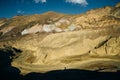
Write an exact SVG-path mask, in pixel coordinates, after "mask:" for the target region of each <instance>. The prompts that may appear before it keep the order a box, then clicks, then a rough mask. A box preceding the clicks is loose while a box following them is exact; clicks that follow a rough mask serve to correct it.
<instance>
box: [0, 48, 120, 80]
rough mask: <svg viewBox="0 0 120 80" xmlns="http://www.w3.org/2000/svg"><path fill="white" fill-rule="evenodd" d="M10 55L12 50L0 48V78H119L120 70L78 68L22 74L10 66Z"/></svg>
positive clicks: (72, 79) (67, 79) (106, 79)
mask: <svg viewBox="0 0 120 80" xmlns="http://www.w3.org/2000/svg"><path fill="white" fill-rule="evenodd" d="M12 56H14V54H13V52H12V51H9V50H4V49H0V80H120V71H117V72H97V71H88V70H79V69H65V70H55V71H50V72H47V73H34V72H33V73H29V74H27V75H25V76H23V75H20V70H19V69H17V68H15V67H12V66H11V62H12V58H11V57H12Z"/></svg>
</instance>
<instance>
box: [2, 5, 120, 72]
mask: <svg viewBox="0 0 120 80" xmlns="http://www.w3.org/2000/svg"><path fill="white" fill-rule="evenodd" d="M0 51H2V52H4V53H12V54H13V55H12V57H11V59H12V63H11V64H12V66H14V67H16V68H18V69H20V71H21V73H24V74H26V73H30V72H40V73H43V72H48V71H51V70H64V69H82V70H92V71H94V70H97V71H100V72H116V71H118V70H120V5H119V4H118V5H116V6H115V7H110V6H107V7H103V8H99V9H94V10H90V11H88V12H86V13H84V14H80V15H67V14H61V13H56V12H47V13H44V14H35V15H29V16H24V15H23V16H15V17H13V18H10V19H5V18H4V19H0Z"/></svg>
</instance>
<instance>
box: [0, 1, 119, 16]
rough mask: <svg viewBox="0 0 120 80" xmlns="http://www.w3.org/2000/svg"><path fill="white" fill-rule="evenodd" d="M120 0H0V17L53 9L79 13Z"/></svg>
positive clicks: (66, 12)
mask: <svg viewBox="0 0 120 80" xmlns="http://www.w3.org/2000/svg"><path fill="white" fill-rule="evenodd" d="M118 2H120V0H0V18H3V17H5V18H11V17H13V16H16V15H32V14H41V13H44V12H48V11H54V12H59V13H65V14H81V13H85V12H86V11H88V10H91V9H95V8H100V7H104V6H114V5H116V4H117V3H118Z"/></svg>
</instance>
